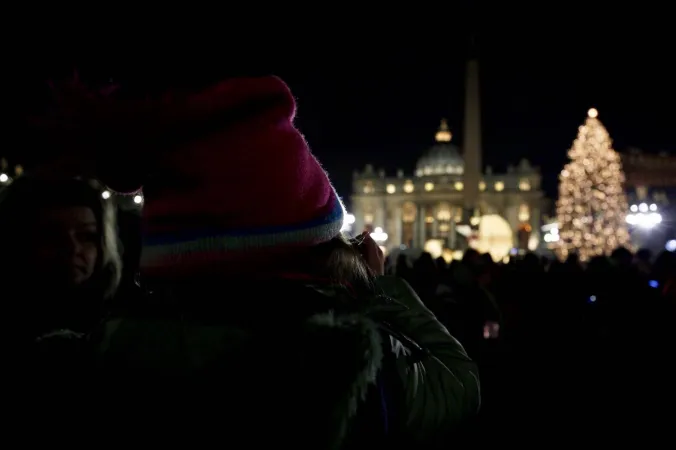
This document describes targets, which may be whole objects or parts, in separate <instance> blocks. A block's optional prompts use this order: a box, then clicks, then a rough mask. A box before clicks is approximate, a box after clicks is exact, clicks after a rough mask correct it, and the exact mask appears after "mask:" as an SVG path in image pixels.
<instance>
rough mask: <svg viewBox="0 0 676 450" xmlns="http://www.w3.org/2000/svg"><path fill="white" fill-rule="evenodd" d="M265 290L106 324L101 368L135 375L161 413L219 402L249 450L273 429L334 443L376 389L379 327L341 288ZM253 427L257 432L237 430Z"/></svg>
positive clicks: (291, 438)
mask: <svg viewBox="0 0 676 450" xmlns="http://www.w3.org/2000/svg"><path fill="white" fill-rule="evenodd" d="M271 294H272V292H269V291H267V292H266V290H263V291H261V292H254V293H252V294H250V296H249V297H247V296H246V295H242V296H241V297H239V298H238V297H234V298H232V299H231V300H229V301H222V302H221V303H219V304H214V303H213V302H201V301H197V302H193V303H191V304H190V305H189V307H187V306H186V305H183V307H180V306H179V307H178V309H180V313H179V316H180V318H177V317H176V316H175V314H174V313H169V314H167V317H164V318H160V317H158V315H157V314H155V313H154V314H152V316H146V315H144V314H141V315H139V316H137V317H126V318H121V319H115V320H111V321H109V322H108V323H107V324H106V325H105V328H104V330H103V333H102V336H101V337H100V338H99V339H98V342H99V344H98V345H97V348H98V357H99V364H100V367H101V368H102V369H104V372H105V373H106V374H108V375H112V376H114V377H115V379H117V380H121V379H125V378H134V380H135V383H136V385H137V386H138V387H141V386H143V391H144V395H151V396H153V398H154V400H155V401H157V402H158V404H164V405H165V407H164V408H162V409H161V410H160V413H161V412H162V410H166V408H169V406H168V405H166V402H167V401H168V400H170V403H171V404H176V403H184V402H188V403H191V404H192V402H195V401H196V399H198V398H202V399H203V400H202V402H204V401H206V402H207V403H210V404H211V405H212V406H211V407H209V409H211V408H214V407H216V408H225V410H227V411H228V416H233V415H235V417H236V419H235V420H234V421H232V420H231V421H229V423H228V427H227V428H228V433H232V434H233V435H239V434H242V435H245V436H246V439H247V440H248V441H249V444H248V445H247V446H255V444H256V443H260V444H261V445H263V444H264V443H265V442H268V443H269V442H270V434H273V435H276V436H278V438H277V439H276V440H278V442H280V443H284V442H296V443H300V442H303V441H306V442H305V443H307V444H308V445H311V446H312V448H336V447H337V446H339V445H340V443H341V442H342V441H343V439H344V438H345V436H346V435H347V434H348V433H349V430H350V424H351V422H352V419H353V418H355V417H356V415H357V413H358V412H361V411H364V410H362V409H360V407H361V406H362V405H365V404H366V399H367V396H368V395H370V393H371V392H374V391H375V386H376V378H377V375H378V372H379V369H380V367H381V365H382V360H383V350H382V340H381V334H380V332H379V329H378V326H377V324H376V323H374V322H373V321H372V320H370V319H369V318H368V317H366V315H364V314H362V313H360V312H359V310H360V309H361V308H357V307H355V306H356V305H355V304H354V302H356V301H357V299H355V298H354V297H353V296H351V295H349V294H347V292H346V291H344V290H342V289H340V288H337V289H336V288H334V287H328V288H327V287H326V286H322V287H320V288H317V287H313V286H302V287H301V286H293V287H290V286H283V287H281V288H280V289H278V290H277V291H276V292H275V295H274V296H270V295H271ZM244 299H246V300H245V301H244ZM212 300H213V299H212ZM242 301H244V302H242ZM231 302H232V303H231ZM351 303H352V304H351ZM207 305H209V306H208V307H207ZM363 306H365V305H363ZM165 310H166V309H165ZM171 316H174V317H171ZM159 379H165V380H166V379H172V380H174V381H176V382H177V383H178V384H176V386H177V389H176V390H175V391H174V392H172V393H171V394H170V396H169V397H165V396H160V395H159V394H160V392H156V386H155V385H156V384H157V381H158V380H159ZM146 383H147V384H146ZM188 386H189V387H190V389H189V390H187V389H186V388H187V387H188ZM154 394H157V395H158V397H154ZM165 395H166V393H165ZM196 406H197V405H196V404H195V407H196ZM202 408H204V405H202ZM198 416H200V414H199V411H198V412H197V413H196V414H195V415H194V416H193V417H190V418H189V420H195V419H196V418H197V417H198ZM261 416H263V417H261ZM254 424H255V425H254ZM252 426H253V427H254V428H256V429H258V432H256V433H254V434H251V432H249V431H245V430H248V429H249V428H251V427H252ZM376 426H377V425H376ZM259 440H260V442H258V441H259ZM299 445H300V444H299Z"/></svg>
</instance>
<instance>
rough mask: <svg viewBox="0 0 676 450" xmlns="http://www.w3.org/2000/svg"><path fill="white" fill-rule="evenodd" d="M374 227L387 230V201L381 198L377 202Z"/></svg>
mask: <svg viewBox="0 0 676 450" xmlns="http://www.w3.org/2000/svg"><path fill="white" fill-rule="evenodd" d="M373 226H375V227H382V228H385V199H384V198H379V199H378V200H377V201H376V210H375V214H374V217H373Z"/></svg>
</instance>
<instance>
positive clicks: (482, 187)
mask: <svg viewBox="0 0 676 450" xmlns="http://www.w3.org/2000/svg"><path fill="white" fill-rule="evenodd" d="M479 190H480V191H485V190H486V183H484V182H483V181H479Z"/></svg>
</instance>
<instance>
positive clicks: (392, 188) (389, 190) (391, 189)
mask: <svg viewBox="0 0 676 450" xmlns="http://www.w3.org/2000/svg"><path fill="white" fill-rule="evenodd" d="M385 190H386V191H387V193H388V194H394V193H395V192H397V187H396V186H395V185H393V184H388V185H387V188H385Z"/></svg>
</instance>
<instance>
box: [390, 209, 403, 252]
mask: <svg viewBox="0 0 676 450" xmlns="http://www.w3.org/2000/svg"><path fill="white" fill-rule="evenodd" d="M393 215H394V229H393V231H394V236H392V245H401V244H402V242H401V234H402V232H403V229H402V228H403V227H402V221H403V214H402V208H401V203H397V204H396V205H394V211H393Z"/></svg>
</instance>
